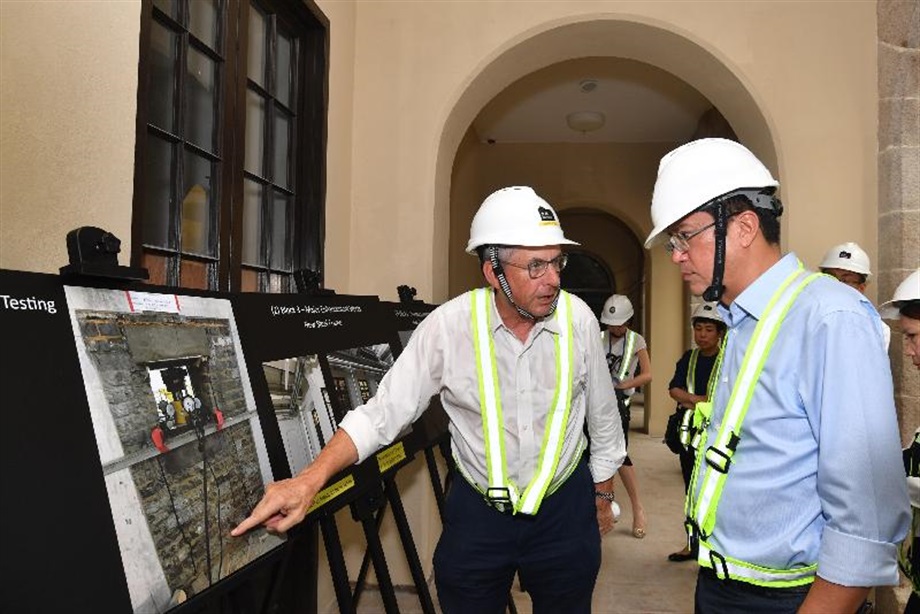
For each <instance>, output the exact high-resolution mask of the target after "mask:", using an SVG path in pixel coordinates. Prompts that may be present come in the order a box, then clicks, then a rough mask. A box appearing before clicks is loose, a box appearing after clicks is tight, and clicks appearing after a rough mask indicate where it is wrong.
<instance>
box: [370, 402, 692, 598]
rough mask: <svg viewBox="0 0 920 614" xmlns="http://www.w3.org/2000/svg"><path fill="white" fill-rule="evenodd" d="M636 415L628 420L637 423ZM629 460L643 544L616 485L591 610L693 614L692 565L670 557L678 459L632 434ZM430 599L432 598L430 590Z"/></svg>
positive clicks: (677, 534)
mask: <svg viewBox="0 0 920 614" xmlns="http://www.w3.org/2000/svg"><path fill="white" fill-rule="evenodd" d="M637 418H641V416H636V415H634V416H633V420H634V421H636V420H637ZM629 450H630V457H631V458H632V459H633V462H634V464H635V467H636V473H637V475H638V478H639V488H640V491H639V492H640V496H641V497H642V502H643V505H644V507H645V511H646V515H647V517H648V534H647V535H646V537H645V538H644V539H636V538H635V537H633V536H632V517H631V514H630V510H629V499H628V497H627V496H626V491H625V489H624V488H623V486H622V484H620V483H619V482H618V483H617V489H616V493H617V499H618V501H619V502H620V504H621V505H622V506H623V514H622V516H621V517H620V521H619V523H617V525H616V527H615V529H614V531H613V533H611V534H608V535H607V536H605V537H604V540H603V562H602V563H601V570H600V574H599V575H598V581H597V587H596V588H595V591H594V606H593V611H594V612H596V613H598V614H616V613H620V612H622V613H627V612H628V613H630V614H634V613H638V612H662V613H664V612H692V611H693V587H694V585H695V582H696V564H695V563H693V562H692V561H691V562H684V563H672V562H670V561H668V560H667V556H668V554H669V553H671V552H674V551H675V550H678V549H680V547H681V544H682V539H683V526H682V524H681V523H682V518H683V482H682V480H681V476H680V466H679V464H678V461H677V456H675V455H674V454H672V453H671V452H670V451H669V450H668V449H667V447H665V445H664V444H662V443H661V439H660V438H658V437H650V436H648V435H645V434H643V433H640V432H637V431H632V432H631V433H630V435H629ZM512 593H513V595H514V601H515V605H516V608H517V611H518V613H519V614H530V613H531V612H532V607H531V603H530V598H529V597H528V596H527V594H526V593H523V592H521V591H519V590H517V589H514V590H513V591H512ZM432 596H433V597H434V598H435V599H436V598H437V595H436V593H435V591H434V587H433V586H432ZM397 599H398V602H399V607H400V612H402V613H403V614H417V613H420V612H421V611H422V610H421V606H420V605H419V601H418V598H417V596H416V595H415V594H414V592H410V591H398V592H397ZM383 611H384V608H383V604H382V602H381V600H380V595H379V593H377V592H375V591H373V590H370V589H368V590H367V591H365V593H364V594H363V595H362V597H361V602H360V603H359V606H358V612H359V613H362V614H363V613H367V614H371V613H377V612H383Z"/></svg>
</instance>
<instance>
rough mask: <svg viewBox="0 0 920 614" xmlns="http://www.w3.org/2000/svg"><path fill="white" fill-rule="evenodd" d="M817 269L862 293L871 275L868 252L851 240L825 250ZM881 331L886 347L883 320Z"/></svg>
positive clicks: (887, 334) (887, 337)
mask: <svg viewBox="0 0 920 614" xmlns="http://www.w3.org/2000/svg"><path fill="white" fill-rule="evenodd" d="M818 269H819V270H820V271H821V272H822V273H824V274H826V275H830V276H831V277H834V278H836V279H837V281H839V282H841V283H844V284H846V285H848V286H850V287H851V288H853V289H855V290H858V291H859V292H861V293H862V294H865V293H866V286H867V285H868V283H869V277H871V276H872V268H871V266H870V265H869V254H867V253H866V251H865V250H864V249H863V248H861V247H860V246H859V245H857V244H856V243H853V242H852V241H848V242H847V243H841V244H840V245H835V246H833V247H832V248H830V249H829V250H827V253H826V254H824V259H822V260H821V264H820V265H818ZM882 333H883V334H884V336H885V347H886V348H887V347H888V345H889V343H890V342H891V329H890V328H889V327H888V325H887V324H885V323H884V322H882Z"/></svg>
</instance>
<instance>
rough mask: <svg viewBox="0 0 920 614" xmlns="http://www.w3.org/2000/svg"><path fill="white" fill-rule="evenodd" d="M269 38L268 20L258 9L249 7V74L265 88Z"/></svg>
mask: <svg viewBox="0 0 920 614" xmlns="http://www.w3.org/2000/svg"><path fill="white" fill-rule="evenodd" d="M267 36H268V20H267V19H266V18H265V15H263V14H262V12H261V11H259V9H258V8H256V7H255V6H253V5H249V49H248V50H247V57H248V67H249V68H248V74H249V78H250V79H252V80H253V81H255V82H256V83H258V84H259V85H261V86H263V87H264V86H265V48H266V44H265V41H266V38H267Z"/></svg>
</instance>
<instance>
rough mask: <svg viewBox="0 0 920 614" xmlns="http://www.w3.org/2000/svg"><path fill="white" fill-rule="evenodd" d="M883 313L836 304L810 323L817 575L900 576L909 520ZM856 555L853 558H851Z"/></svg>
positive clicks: (854, 581)
mask: <svg viewBox="0 0 920 614" xmlns="http://www.w3.org/2000/svg"><path fill="white" fill-rule="evenodd" d="M879 324H880V321H879V320H878V316H877V315H875V313H874V309H873V308H872V307H871V305H866V312H865V313H860V312H858V311H845V310H842V311H837V312H833V313H830V314H828V315H826V316H825V317H824V320H823V321H821V322H819V323H818V324H817V326H816V327H815V328H816V330H815V333H814V340H815V343H814V344H810V346H811V347H810V348H809V349H808V350H807V352H808V353H811V352H814V354H813V355H811V356H809V357H808V358H807V359H806V360H805V361H804V364H805V369H806V370H809V371H810V373H809V376H808V377H807V378H806V380H807V381H809V382H810V384H809V385H808V386H807V389H806V390H805V391H804V396H805V399H804V400H805V406H806V408H808V409H807V411H808V412H809V418H810V420H812V423H813V424H815V425H818V426H817V436H818V437H819V446H818V475H817V484H818V496H819V498H820V501H821V511H822V514H823V516H824V518H825V526H824V530H823V534H822V536H821V546H820V553H819V558H818V575H819V576H821V577H822V578H824V579H825V580H827V581H829V582H833V583H835V584H840V585H843V586H879V585H893V584H897V583H898V567H897V548H898V544H899V543H900V542H901V540H903V538H904V536H905V535H906V533H907V529H908V526H909V524H910V514H909V509H910V506H909V503H908V498H907V489H906V485H905V480H904V468H903V463H902V461H901V445H900V436H899V433H898V426H897V416H896V413H895V407H894V395H893V388H892V380H891V371H890V366H889V362H888V356H887V354H886V353H885V351H884V347H883V341H882V334H881V329H880V326H879ZM854 561H858V564H854Z"/></svg>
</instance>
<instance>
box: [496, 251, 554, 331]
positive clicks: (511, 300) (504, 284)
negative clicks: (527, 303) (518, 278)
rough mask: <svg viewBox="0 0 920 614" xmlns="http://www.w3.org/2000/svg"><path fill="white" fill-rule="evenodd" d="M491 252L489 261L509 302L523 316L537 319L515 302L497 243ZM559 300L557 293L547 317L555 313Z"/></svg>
mask: <svg viewBox="0 0 920 614" xmlns="http://www.w3.org/2000/svg"><path fill="white" fill-rule="evenodd" d="M488 252H489V263H490V264H491V265H492V272H493V273H494V274H495V279H497V280H498V285H499V287H500V288H501V289H502V293H503V294H504V295H505V297H506V298H507V299H508V302H509V303H511V306H512V307H514V308H515V309H516V310H517V312H518V313H519V314H521V316H523V317H525V318H527V319H528V320H537V319H538V318H537V316H535V315H534V314H532V313H530V312H529V311H527V310H526V309H524V308H523V307H521V306H519V305H518V304H517V303H515V302H514V297H513V296H511V286H509V285H508V280H507V279H506V278H505V269H504V267H502V263H501V260H499V259H498V247H497V246H495V245H490V246H489V247H488ZM558 301H559V295H558V294H557V295H556V300H555V301H553V307H552V309H551V310H550V312H549V313H548V314H546V317H549V316H551V315H553V313H554V312H555V311H556V303H557V302H558Z"/></svg>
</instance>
